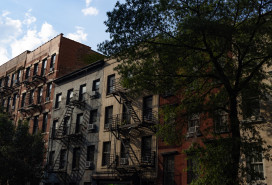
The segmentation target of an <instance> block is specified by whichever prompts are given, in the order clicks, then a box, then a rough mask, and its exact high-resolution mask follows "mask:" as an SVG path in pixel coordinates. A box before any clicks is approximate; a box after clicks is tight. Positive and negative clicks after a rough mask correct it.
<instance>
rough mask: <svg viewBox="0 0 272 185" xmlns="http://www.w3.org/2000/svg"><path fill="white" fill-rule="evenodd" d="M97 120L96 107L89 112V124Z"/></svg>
mask: <svg viewBox="0 0 272 185" xmlns="http://www.w3.org/2000/svg"><path fill="white" fill-rule="evenodd" d="M96 121H97V109H94V110H91V112H90V122H89V123H90V124H95V123H96Z"/></svg>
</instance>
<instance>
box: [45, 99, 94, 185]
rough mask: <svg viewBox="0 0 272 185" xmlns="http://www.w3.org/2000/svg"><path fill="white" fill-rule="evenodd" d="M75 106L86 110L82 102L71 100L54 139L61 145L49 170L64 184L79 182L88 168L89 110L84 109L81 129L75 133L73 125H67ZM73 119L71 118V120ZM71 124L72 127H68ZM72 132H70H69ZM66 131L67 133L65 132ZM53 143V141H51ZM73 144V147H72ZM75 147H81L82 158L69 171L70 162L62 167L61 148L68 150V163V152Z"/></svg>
mask: <svg viewBox="0 0 272 185" xmlns="http://www.w3.org/2000/svg"><path fill="white" fill-rule="evenodd" d="M75 107H78V108H80V109H81V110H84V109H83V107H82V103H77V102H76V101H71V102H70V103H69V104H68V105H67V107H66V111H65V113H64V115H63V119H62V121H61V123H60V125H59V127H58V128H57V130H56V132H55V134H54V136H51V137H53V138H52V139H53V140H55V141H59V142H58V143H59V146H58V147H57V150H56V151H55V156H57V158H56V159H54V163H53V164H52V165H51V167H50V169H49V170H48V171H49V172H51V173H55V174H57V177H58V178H59V180H60V181H61V182H62V183H64V184H69V183H74V182H79V181H80V180H81V178H82V176H83V174H84V172H85V168H86V154H87V147H86V144H87V140H86V138H87V133H88V131H87V124H88V122H89V116H90V115H89V111H88V110H87V109H85V110H84V113H83V121H82V123H80V131H79V133H76V134H73V133H72V132H74V131H71V129H70V128H71V125H72V124H70V125H65V121H66V120H65V119H66V118H67V117H69V118H70V119H71V118H72V114H73V110H74V109H75ZM69 121H71V120H69ZM68 126H70V128H68ZM69 131H70V133H72V134H70V133H69ZM64 132H66V134H64ZM51 144H53V142H52V143H51ZM71 146H72V147H71ZM73 147H80V160H79V166H78V168H76V169H72V171H71V173H68V171H67V170H68V169H67V167H68V164H66V165H65V167H64V168H60V162H61V161H60V156H61V155H60V154H61V150H63V149H65V150H67V152H66V155H67V157H66V158H67V159H66V163H67V162H69V160H68V153H69V151H70V152H72V151H73Z"/></svg>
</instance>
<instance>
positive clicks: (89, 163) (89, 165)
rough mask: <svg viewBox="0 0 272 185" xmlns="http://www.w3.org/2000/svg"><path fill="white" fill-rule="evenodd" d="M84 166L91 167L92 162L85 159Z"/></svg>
mask: <svg viewBox="0 0 272 185" xmlns="http://www.w3.org/2000/svg"><path fill="white" fill-rule="evenodd" d="M85 167H86V168H92V167H93V162H92V161H86V163H85Z"/></svg>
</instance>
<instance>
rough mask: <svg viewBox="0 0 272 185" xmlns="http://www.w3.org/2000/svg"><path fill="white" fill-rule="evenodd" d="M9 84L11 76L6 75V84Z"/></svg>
mask: <svg viewBox="0 0 272 185" xmlns="http://www.w3.org/2000/svg"><path fill="white" fill-rule="evenodd" d="M8 84H9V76H6V78H5V86H8Z"/></svg>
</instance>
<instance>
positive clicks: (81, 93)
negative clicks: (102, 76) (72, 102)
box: [79, 84, 86, 101]
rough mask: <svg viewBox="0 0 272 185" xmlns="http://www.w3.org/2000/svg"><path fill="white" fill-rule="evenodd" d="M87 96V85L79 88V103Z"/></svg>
mask: <svg viewBox="0 0 272 185" xmlns="http://www.w3.org/2000/svg"><path fill="white" fill-rule="evenodd" d="M85 94H86V84H83V85H81V86H80V88H79V101H84V100H85Z"/></svg>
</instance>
